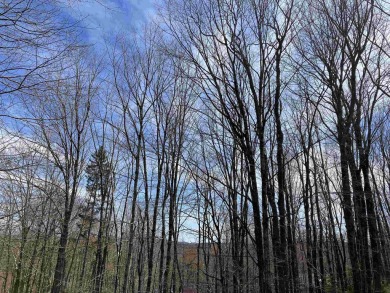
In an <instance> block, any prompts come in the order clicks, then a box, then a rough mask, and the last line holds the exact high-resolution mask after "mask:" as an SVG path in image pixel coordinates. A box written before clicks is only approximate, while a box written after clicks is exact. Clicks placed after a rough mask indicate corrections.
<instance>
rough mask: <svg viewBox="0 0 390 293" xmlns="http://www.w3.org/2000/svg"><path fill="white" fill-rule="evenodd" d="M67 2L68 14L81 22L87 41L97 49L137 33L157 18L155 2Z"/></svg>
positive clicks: (109, 0)
mask: <svg viewBox="0 0 390 293" xmlns="http://www.w3.org/2000/svg"><path fill="white" fill-rule="evenodd" d="M64 1H67V2H66V3H67V4H66V10H67V13H68V14H69V15H70V16H72V17H73V18H75V19H82V22H81V25H82V26H83V27H85V29H84V36H85V38H86V41H87V42H88V43H92V44H96V45H97V46H100V45H103V44H104V41H105V40H106V39H108V40H109V39H110V38H113V37H115V36H116V35H118V34H127V33H132V32H135V31H137V28H139V27H140V26H142V24H144V23H146V21H147V20H148V19H149V18H151V17H153V14H154V10H153V0H71V2H68V1H69V0H64Z"/></svg>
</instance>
